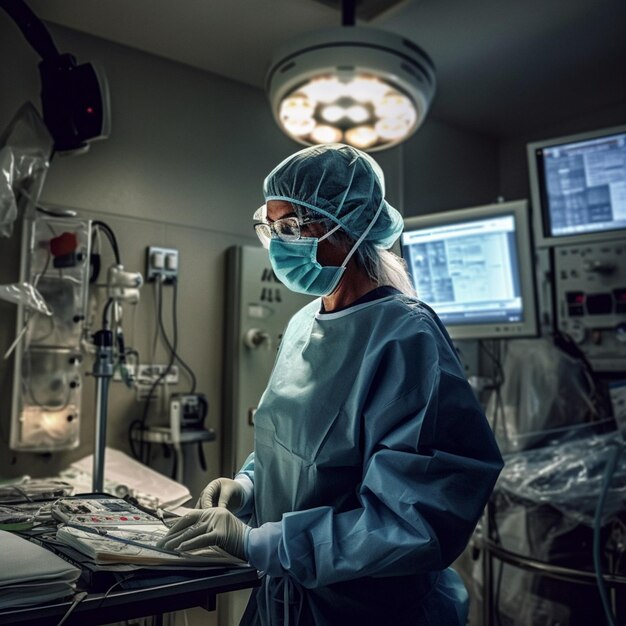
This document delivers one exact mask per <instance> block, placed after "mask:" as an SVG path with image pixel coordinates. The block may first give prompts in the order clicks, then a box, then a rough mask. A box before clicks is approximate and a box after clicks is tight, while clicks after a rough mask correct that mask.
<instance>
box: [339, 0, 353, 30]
mask: <svg viewBox="0 0 626 626" xmlns="http://www.w3.org/2000/svg"><path fill="white" fill-rule="evenodd" d="M355 24H356V0H342V3H341V25H342V26H354V25H355Z"/></svg>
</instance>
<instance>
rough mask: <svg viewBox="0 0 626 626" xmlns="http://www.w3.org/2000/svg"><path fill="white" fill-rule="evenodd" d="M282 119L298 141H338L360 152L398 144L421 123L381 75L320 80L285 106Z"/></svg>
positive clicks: (314, 80) (406, 100)
mask: <svg viewBox="0 0 626 626" xmlns="http://www.w3.org/2000/svg"><path fill="white" fill-rule="evenodd" d="M279 120H280V123H281V124H282V126H283V128H284V129H285V131H286V132H287V133H288V134H289V135H291V136H292V137H294V138H295V139H297V140H300V141H302V140H304V141H310V142H312V143H328V142H331V141H338V142H344V143H349V144H351V145H353V146H355V147H357V148H361V149H368V148H372V147H373V146H378V147H382V146H383V145H384V144H389V143H398V141H402V140H403V139H404V138H405V137H407V136H409V135H410V134H411V133H412V132H413V131H414V130H415V126H416V124H417V121H418V114H417V110H416V107H415V105H414V103H413V102H412V101H411V99H410V98H409V97H408V96H407V95H405V94H404V93H402V92H401V91H400V90H399V89H398V88H396V87H395V86H394V85H392V84H390V83H388V82H386V81H384V80H383V79H381V78H378V77H376V76H368V75H362V74H361V75H357V76H355V77H353V78H349V79H346V78H343V79H340V78H339V77H337V76H332V75H325V76H319V77H314V78H312V79H310V80H308V81H307V82H306V83H304V84H303V85H301V86H299V87H297V88H296V89H294V90H293V91H291V92H290V93H289V94H288V95H287V96H286V97H285V98H284V99H283V101H282V102H281V104H280V110H279Z"/></svg>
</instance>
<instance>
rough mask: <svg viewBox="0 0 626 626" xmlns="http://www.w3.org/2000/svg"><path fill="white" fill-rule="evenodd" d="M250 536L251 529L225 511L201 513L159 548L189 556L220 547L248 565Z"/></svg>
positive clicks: (187, 520) (182, 521)
mask: <svg viewBox="0 0 626 626" xmlns="http://www.w3.org/2000/svg"><path fill="white" fill-rule="evenodd" d="M249 532H250V527H249V526H246V524H244V523H243V522H242V521H241V520H239V519H237V518H236V517H235V516H234V515H233V514H232V513H231V512H230V511H227V510H226V509H224V508H213V509H200V510H198V511H193V513H188V514H187V515H185V516H184V517H181V518H180V519H179V520H178V521H177V522H176V523H175V524H174V525H173V526H172V527H171V528H170V529H169V531H168V533H167V535H165V537H163V538H162V539H161V540H160V541H159V542H158V543H157V547H159V548H165V549H166V550H179V551H181V552H188V551H190V550H199V549H201V548H209V547H211V546H217V547H218V548H222V550H226V552H228V554H232V555H233V556H236V557H237V558H238V559H242V560H243V561H246V560H247V555H246V548H245V544H246V536H247V534H248V533H249Z"/></svg>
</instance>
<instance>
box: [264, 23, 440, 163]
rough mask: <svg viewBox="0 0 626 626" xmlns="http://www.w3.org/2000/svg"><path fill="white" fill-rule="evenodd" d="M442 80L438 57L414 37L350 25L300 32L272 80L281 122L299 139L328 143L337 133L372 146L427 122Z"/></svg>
mask: <svg viewBox="0 0 626 626" xmlns="http://www.w3.org/2000/svg"><path fill="white" fill-rule="evenodd" d="M435 82H436V81H435V70H434V66H433V63H432V61H431V60H430V58H429V57H428V55H427V54H426V53H425V52H424V51H423V50H421V49H420V48H419V47H418V46H417V45H415V44H414V43H413V42H411V41H409V40H407V39H405V38H404V37H400V36H398V35H395V34H393V33H390V32H386V31H381V30H377V29H373V28H365V27H359V26H348V27H340V28H331V29H328V30H326V31H320V32H315V33H310V34H308V35H304V36H300V37H298V39H297V41H296V42H293V43H290V44H287V45H286V46H284V47H283V48H281V49H279V50H278V51H277V53H276V54H275V56H274V58H273V60H272V63H271V65H270V68H269V71H268V74H267V80H266V85H267V93H268V97H269V100H270V103H271V106H272V113H273V115H274V118H275V120H276V122H277V123H278V125H279V126H280V128H281V129H282V130H283V131H284V132H285V133H286V134H287V135H289V136H290V137H292V138H293V139H294V140H296V141H298V142H299V143H302V144H305V145H312V144H316V143H322V142H324V143H325V142H326V139H325V138H326V137H328V136H331V134H332V136H335V137H337V139H336V141H341V142H344V143H348V144H351V145H354V146H355V147H358V148H361V149H363V150H368V151H371V152H373V151H377V150H382V149H385V148H389V147H391V146H395V145H397V144H399V143H400V142H402V141H405V140H406V139H408V138H409V137H410V136H411V135H412V134H413V133H414V132H415V131H416V130H417V129H418V128H419V127H420V125H421V124H422V123H423V121H424V119H425V117H426V114H427V112H428V109H429V107H430V103H431V101H432V98H433V96H434V93H435ZM329 125H330V126H329ZM320 126H321V127H324V128H325V129H328V128H332V129H334V131H333V132H332V133H330V132H329V131H328V130H324V129H322V130H318V128H319V127H320Z"/></svg>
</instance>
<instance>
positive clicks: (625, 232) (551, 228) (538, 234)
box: [527, 126, 626, 247]
mask: <svg viewBox="0 0 626 626" xmlns="http://www.w3.org/2000/svg"><path fill="white" fill-rule="evenodd" d="M527 149H528V169H529V175H530V188H531V197H532V207H533V214H534V217H533V228H534V234H535V242H536V244H537V245H538V246H540V247H547V246H554V245H565V244H581V243H585V242H591V241H604V240H608V239H615V238H619V237H625V236H626V126H621V127H616V128H609V129H605V130H599V131H595V132H592V133H585V134H580V135H572V136H569V137H560V138H557V139H550V140H546V141H538V142H535V143H530V144H528V147H527Z"/></svg>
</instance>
